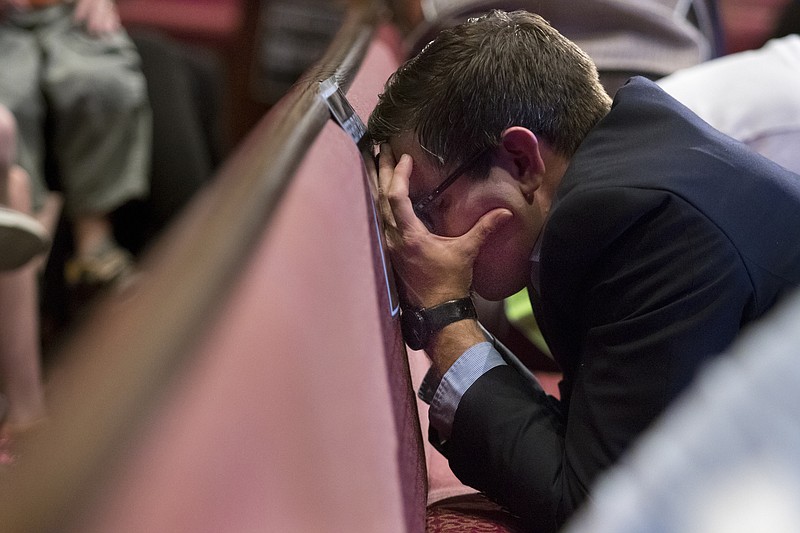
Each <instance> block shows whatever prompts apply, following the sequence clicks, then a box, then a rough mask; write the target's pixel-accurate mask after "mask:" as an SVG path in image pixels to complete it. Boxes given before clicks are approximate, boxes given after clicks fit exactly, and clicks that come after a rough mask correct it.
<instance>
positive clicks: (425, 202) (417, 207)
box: [413, 148, 490, 232]
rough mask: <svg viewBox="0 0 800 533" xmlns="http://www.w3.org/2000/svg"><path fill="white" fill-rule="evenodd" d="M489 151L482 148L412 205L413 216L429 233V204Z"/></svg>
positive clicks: (430, 226) (430, 227)
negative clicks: (415, 216)
mask: <svg viewBox="0 0 800 533" xmlns="http://www.w3.org/2000/svg"><path fill="white" fill-rule="evenodd" d="M489 150H490V148H484V149H483V150H480V151H479V152H478V153H477V154H475V155H474V156H472V157H470V158H469V159H467V160H466V161H464V163H462V164H461V165H459V166H458V168H456V169H455V170H454V171H453V173H452V174H450V175H449V176H447V177H446V178H445V179H444V181H442V182H441V183H440V184H439V185H437V186H436V188H435V189H433V191H431V192H430V194H428V196H426V197H425V198H423V199H422V200H420V201H418V202H416V203H414V205H413V208H414V214H415V215H417V218H418V219H420V220H421V221H422V223H423V224H425V227H426V228H428V231H431V232H432V231H433V221H432V220H431V217H430V214H429V213H428V211H427V209H428V207H429V206H430V204H431V203H432V202H433V201H434V200H436V199H437V198H438V197H439V196H441V195H442V193H443V192H444V191H445V190H446V189H447V188H448V187H450V186H451V185H452V184H453V183H455V181H456V180H457V179H458V178H460V177H461V176H463V175H464V173H465V172H466V171H467V170H468V169H469V168H470V167H471V166H472V165H474V164H475V163H476V162H477V161H478V159H480V158H481V157H482V156H483V155H484V154H486V152H488V151H489Z"/></svg>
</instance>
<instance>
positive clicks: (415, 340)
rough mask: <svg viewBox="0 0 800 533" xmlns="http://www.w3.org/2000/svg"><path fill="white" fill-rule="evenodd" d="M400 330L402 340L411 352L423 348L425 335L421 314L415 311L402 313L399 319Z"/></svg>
mask: <svg viewBox="0 0 800 533" xmlns="http://www.w3.org/2000/svg"><path fill="white" fill-rule="evenodd" d="M400 329H401V331H402V332H403V340H404V341H406V344H408V347H409V348H411V349H412V350H420V349H422V347H423V346H425V342H426V340H427V338H426V337H427V335H426V334H425V320H424V319H423V317H422V314H421V313H420V312H419V311H417V310H416V309H407V310H404V311H403V314H402V315H401V317H400Z"/></svg>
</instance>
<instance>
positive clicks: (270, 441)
mask: <svg viewBox="0 0 800 533" xmlns="http://www.w3.org/2000/svg"><path fill="white" fill-rule="evenodd" d="M381 36H382V37H381V38H378V39H376V40H375V42H374V43H373V45H372V46H371V47H370V49H369V52H368V54H367V57H366V58H365V61H364V63H363V65H362V67H361V68H360V69H359V74H358V75H357V77H356V79H355V81H354V82H353V84H352V86H351V89H350V91H349V94H348V97H349V99H350V100H351V101H352V102H353V104H354V106H355V108H356V109H357V111H358V112H359V113H360V114H361V115H362V117H363V118H364V119H366V116H367V114H368V113H369V111H370V110H371V109H372V107H374V105H375V102H376V99H377V94H378V92H379V91H380V90H381V87H382V83H383V81H385V79H386V78H387V77H388V76H389V74H390V73H391V72H392V71H393V70H394V68H396V66H397V56H396V55H395V50H393V49H392V47H393V42H392V38H391V34H390V33H388V34H387V33H382V34H381ZM364 172H365V169H364V167H363V164H362V160H361V156H360V154H359V153H358V150H357V149H356V146H355V145H354V144H353V142H352V141H351V140H350V139H349V138H348V137H347V135H346V134H345V133H344V132H343V131H342V130H340V129H339V128H338V127H337V126H336V125H335V124H334V123H333V122H332V121H331V122H329V123H328V124H327V125H326V126H325V127H324V128H323V130H322V132H321V134H320V135H319V136H318V137H317V139H316V140H315V141H314V143H313V144H312V145H311V146H309V147H308V152H307V154H306V155H305V157H304V158H303V161H302V164H301V166H300V167H299V169H298V170H297V172H296V174H295V176H294V177H293V178H292V180H291V183H290V185H289V188H288V190H287V191H286V192H285V193H284V196H283V198H282V200H281V202H280V205H279V207H278V210H277V211H276V213H275V215H274V217H273V219H272V221H271V223H270V225H269V227H268V228H267V229H266V231H265V232H264V233H263V235H262V238H261V239H260V241H259V243H258V245H257V249H256V251H255V253H254V254H253V255H252V258H251V259H250V261H249V264H248V265H247V267H246V268H245V270H244V272H243V273H242V275H241V276H239V278H238V279H237V281H236V284H235V287H234V288H233V290H232V292H231V294H230V296H229V297H228V298H226V300H225V301H220V302H219V305H220V313H219V315H220V316H219V319H218V320H217V321H216V322H215V323H214V324H213V325H212V327H210V328H209V329H208V331H207V332H206V335H204V338H203V339H202V341H201V342H200V343H199V349H198V352H197V354H196V355H195V356H194V357H193V359H194V363H193V364H192V365H191V367H190V368H189V369H188V371H187V372H186V373H185V374H184V375H183V376H182V377H181V379H180V384H179V386H178V387H176V388H175V390H173V391H172V392H171V393H170V398H169V401H168V402H166V404H165V405H164V406H163V407H162V408H161V409H160V412H159V414H158V416H157V417H156V418H155V421H154V423H152V424H151V425H149V426H148V428H147V431H146V432H145V433H144V434H143V435H142V442H141V445H140V446H137V448H136V450H135V453H133V455H132V457H131V460H130V461H128V462H126V464H125V465H124V468H123V471H122V472H121V478H120V479H121V481H120V482H119V483H116V484H115V485H114V486H113V487H112V489H111V491H110V492H109V493H108V495H107V500H106V502H105V504H104V505H103V506H102V512H100V513H97V514H96V515H95V516H93V517H92V518H91V519H90V520H89V521H87V522H86V523H84V524H83V525H82V528H81V529H82V530H83V531H98V532H100V531H116V532H125V531H130V532H138V531H151V532H152V531H164V532H168V531H169V532H172V531H192V532H203V531H207V532H217V531H298V532H301V531H302V532H305V531H332V532H333V531H336V532H339V531H348V532H356V531H364V532H374V531H382V532H384V531H386V532H390V531H421V530H423V529H424V525H423V524H424V512H425V498H426V485H425V471H424V457H423V455H422V451H421V440H420V434H419V426H418V418H417V412H416V406H415V403H414V398H413V393H412V391H411V388H410V380H409V372H408V366H407V363H406V358H405V352H404V350H403V345H402V341H401V338H400V336H399V333H398V329H397V319H396V317H395V316H392V312H391V309H390V303H389V298H388V294H387V289H386V286H385V283H384V273H383V264H382V262H381V259H380V250H379V248H378V246H377V244H378V243H377V231H376V227H375V218H374V213H373V208H372V203H371V202H372V200H371V197H370V195H369V193H368V189H367V184H366V175H365V173H364Z"/></svg>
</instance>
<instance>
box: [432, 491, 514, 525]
mask: <svg viewBox="0 0 800 533" xmlns="http://www.w3.org/2000/svg"><path fill="white" fill-rule="evenodd" d="M425 521H426V531H427V532H428V533H464V532H467V531H469V532H479V533H522V532H524V531H525V528H523V527H522V524H521V522H520V521H519V519H518V518H517V517H515V516H514V515H512V514H511V513H509V512H508V511H506V510H505V509H503V508H502V507H500V506H499V505H497V504H496V503H494V502H492V501H491V500H489V499H488V498H486V496H484V495H483V494H479V493H474V494H464V495H461V496H454V497H452V498H447V499H446V500H441V501H439V502H437V503H435V504H433V505H430V506H428V512H427V514H426V517H425Z"/></svg>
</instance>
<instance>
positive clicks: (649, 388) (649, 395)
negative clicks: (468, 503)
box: [441, 78, 800, 531]
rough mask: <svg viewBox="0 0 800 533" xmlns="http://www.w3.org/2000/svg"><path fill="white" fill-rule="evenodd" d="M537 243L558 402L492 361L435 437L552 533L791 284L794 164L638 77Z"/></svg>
mask: <svg viewBox="0 0 800 533" xmlns="http://www.w3.org/2000/svg"><path fill="white" fill-rule="evenodd" d="M542 239H543V240H542V251H541V252H542V253H541V265H540V271H541V274H540V276H541V277H540V290H541V295H540V296H539V297H536V296H534V298H533V300H534V308H535V309H536V310H537V318H538V320H539V324H540V326H541V328H542V331H543V333H544V335H545V338H546V340H547V342H548V344H549V346H550V348H551V349H552V351H553V354H554V357H555V359H556V361H557V362H558V363H559V365H560V366H561V368H562V370H563V372H564V381H563V383H562V384H561V401H560V402H555V401H553V399H552V398H550V399H548V398H546V397H545V396H544V393H542V392H540V391H536V390H534V389H533V388H532V387H531V386H530V385H529V384H528V383H527V382H526V381H525V380H524V379H522V378H521V377H520V376H519V375H518V374H517V373H516V372H515V371H514V370H513V369H512V368H511V367H498V368H495V369H493V370H491V371H489V372H488V373H486V374H485V375H484V376H482V377H481V378H480V379H478V381H476V382H475V384H474V385H473V386H472V387H471V388H470V389H469V390H468V391H467V393H466V394H465V396H464V397H463V399H462V401H461V403H460V404H459V407H458V410H457V412H456V415H455V420H454V426H453V430H452V434H451V438H450V440H449V441H448V442H446V443H445V444H444V445H442V446H441V449H442V451H443V452H444V453H445V455H446V456H447V457H448V458H449V460H450V465H451V467H452V469H453V471H454V472H455V473H456V474H457V475H458V476H459V478H461V480H462V481H464V482H465V483H467V484H469V485H472V486H474V487H477V488H479V489H481V490H483V491H485V492H486V493H487V494H489V495H490V496H491V497H493V498H495V499H497V500H498V501H499V502H501V503H503V504H505V505H507V506H508V507H509V508H510V509H511V510H512V511H513V512H515V513H516V514H519V515H520V516H522V517H523V518H524V519H525V520H526V521H527V522H528V523H529V524H531V525H532V526H533V527H534V528H535V530H536V531H550V530H554V529H556V528H557V527H558V526H559V525H560V524H562V523H563V522H564V520H565V519H566V518H567V517H568V516H569V515H570V514H571V513H572V512H573V510H574V509H575V508H576V507H577V505H578V504H580V502H581V501H582V500H583V499H584V498H585V496H586V494H587V491H588V489H589V488H590V486H591V484H592V482H593V481H594V480H595V478H596V476H597V474H598V473H599V472H601V471H602V470H604V469H605V468H607V467H608V466H610V465H611V464H612V463H614V462H615V461H616V460H617V459H618V458H619V456H620V455H621V454H622V453H623V452H624V451H625V449H626V448H627V446H628V445H629V444H630V443H631V442H632V441H633V439H634V438H635V437H636V436H637V435H638V434H640V433H641V432H642V431H643V430H644V429H645V428H646V427H647V426H648V424H650V423H651V422H652V421H653V420H654V419H655V418H656V417H657V416H658V415H659V413H661V412H662V411H663V410H664V408H665V407H666V405H667V404H668V403H669V402H670V401H671V400H672V399H674V398H675V397H676V395H677V394H678V393H679V392H681V390H683V389H684V388H685V387H686V386H687V385H688V384H689V383H690V382H691V380H692V378H693V377H694V376H695V375H696V373H697V372H698V370H699V369H700V367H701V366H702V365H703V364H704V363H706V362H707V361H708V360H709V359H710V358H712V357H714V356H715V355H717V354H719V353H720V352H722V351H723V350H725V349H726V348H727V347H728V346H729V345H730V344H731V342H732V341H733V339H734V338H735V337H736V336H737V334H738V333H739V331H740V330H741V329H742V328H743V327H744V326H746V325H747V324H748V323H750V322H752V321H754V320H756V319H757V318H759V317H760V316H762V315H763V314H764V313H766V312H767V311H768V310H769V309H770V308H771V307H772V306H773V305H774V303H775V302H776V300H777V299H778V298H779V297H780V296H781V295H782V294H783V293H785V292H786V291H788V290H791V289H793V288H794V287H797V286H798V284H800V176H796V175H794V174H792V173H790V172H788V171H786V170H784V169H783V168H781V167H779V166H778V165H775V164H773V163H771V162H770V161H768V160H766V159H764V158H762V157H760V156H758V155H756V154H754V153H753V152H750V151H749V150H748V149H747V148H746V147H745V146H744V145H742V144H740V143H738V142H735V141H733V140H732V139H730V138H728V137H726V136H724V135H722V134H721V133H719V132H717V131H716V130H714V129H712V128H711V127H710V126H708V125H706V124H705V123H704V122H702V121H701V120H700V119H699V118H698V117H696V116H695V115H693V114H692V113H691V112H690V111H689V110H687V109H686V108H684V107H683V106H681V105H680V104H679V103H677V102H676V101H675V100H673V99H672V98H671V97H669V96H668V95H666V94H665V93H664V92H663V91H661V89H659V88H658V87H657V86H656V85H654V84H653V83H651V82H649V81H647V80H645V79H643V78H635V79H633V80H632V81H631V82H629V83H628V84H627V85H626V86H625V87H623V88H622V89H621V90H620V91H619V93H618V94H617V97H616V99H615V102H614V105H613V107H612V110H611V112H610V113H609V114H608V116H607V117H606V118H604V119H603V120H602V121H601V122H600V123H599V124H598V125H597V127H596V128H595V129H593V130H592V132H591V133H590V134H589V135H588V136H587V138H586V139H585V141H584V142H583V143H582V144H581V146H580V148H579V149H578V151H577V152H576V154H575V155H574V157H573V158H572V160H571V162H570V166H569V169H568V171H567V173H566V174H565V175H564V178H563V181H562V184H561V186H560V188H559V190H558V194H557V198H556V200H555V202H554V204H553V207H552V210H551V215H550V219H549V220H548V222H547V225H546V227H545V230H544V233H543V236H542ZM753 357H758V354H757V353H756V354H753Z"/></svg>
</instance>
